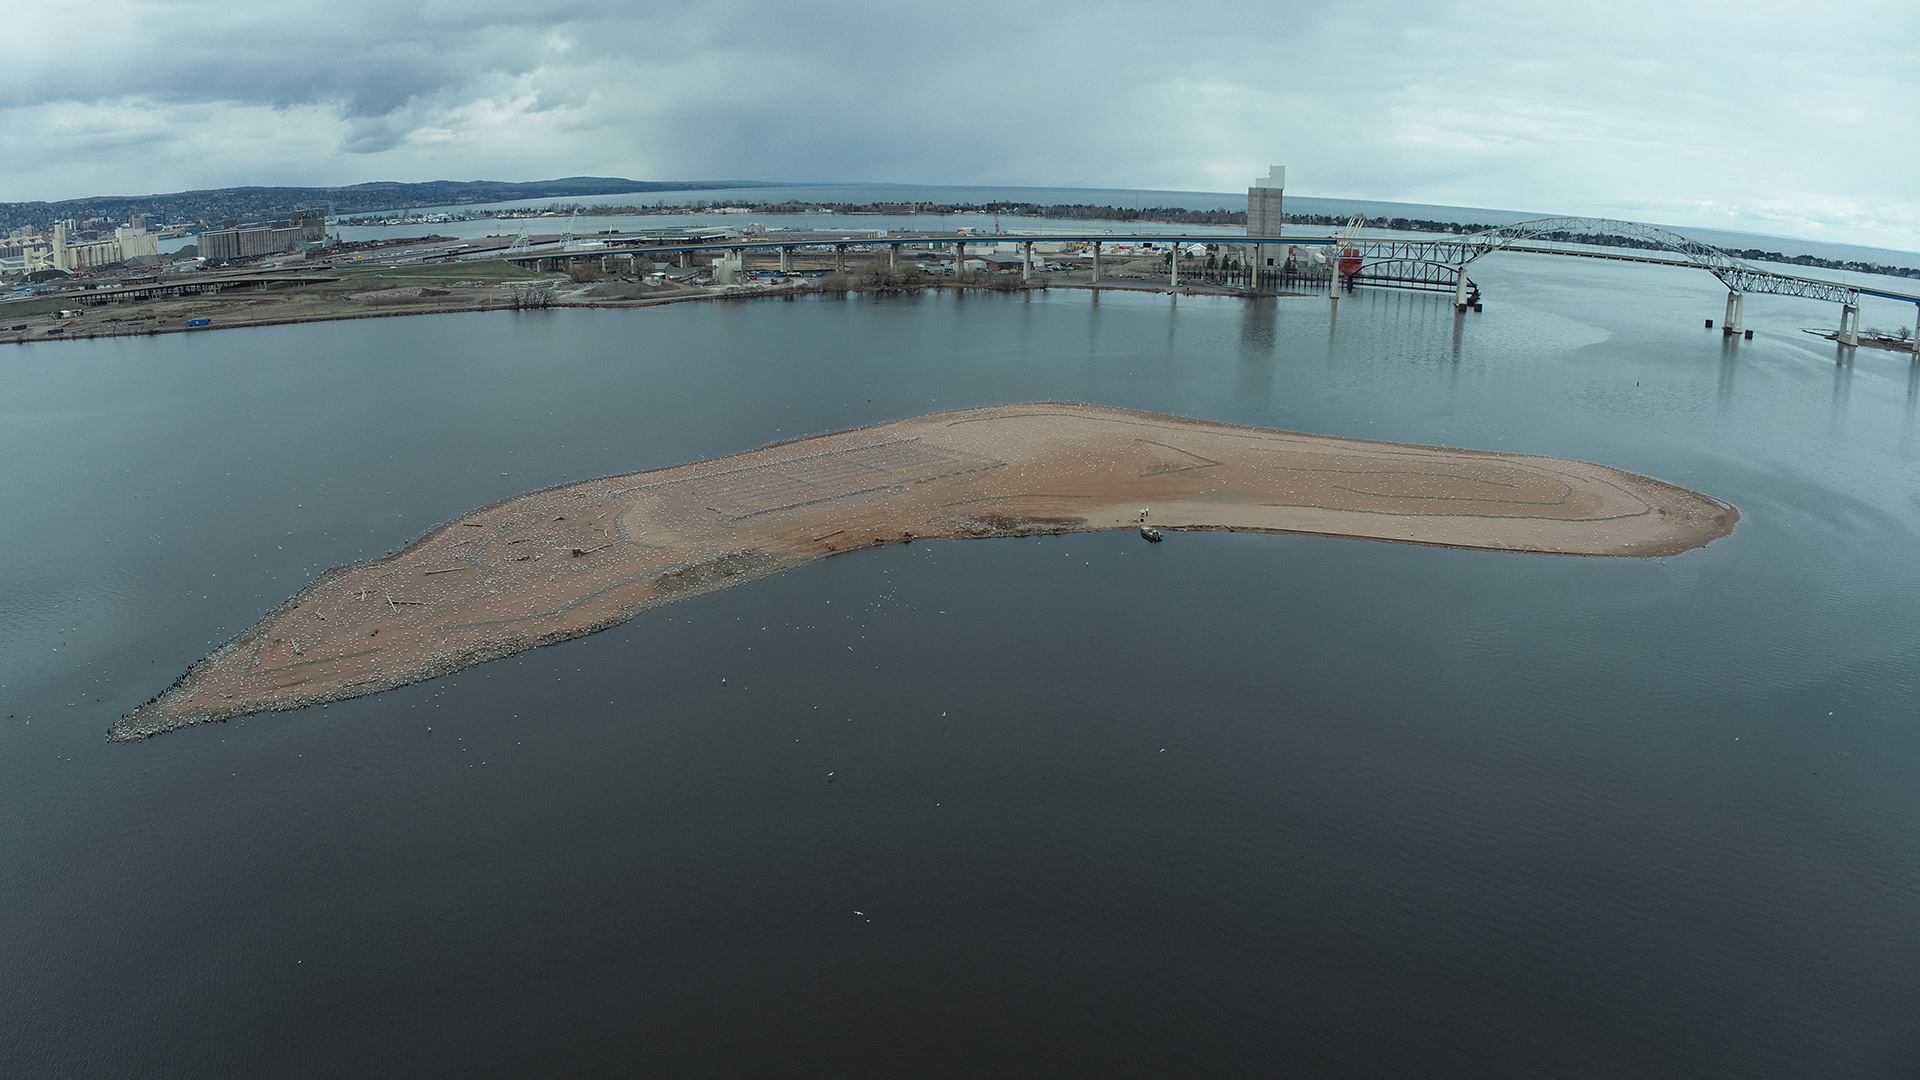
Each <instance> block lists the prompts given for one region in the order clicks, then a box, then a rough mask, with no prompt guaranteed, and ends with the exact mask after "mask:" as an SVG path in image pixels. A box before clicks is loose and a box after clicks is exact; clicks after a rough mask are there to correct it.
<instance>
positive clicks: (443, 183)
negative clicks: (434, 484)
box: [0, 176, 764, 229]
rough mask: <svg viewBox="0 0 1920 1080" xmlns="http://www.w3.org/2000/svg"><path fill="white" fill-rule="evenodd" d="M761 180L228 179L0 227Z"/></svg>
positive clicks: (110, 199)
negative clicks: (306, 183) (337, 182)
mask: <svg viewBox="0 0 1920 1080" xmlns="http://www.w3.org/2000/svg"><path fill="white" fill-rule="evenodd" d="M760 186H764V185H762V184H760V183H757V182H755V181H751V180H673V181H653V180H628V179H626V178H624V177H619V176H568V177H563V178H561V179H558V180H532V181H528V182H526V183H512V182H509V181H504V180H428V181H426V182H424V183H418V184H401V183H396V182H393V181H390V180H381V181H375V182H373V183H367V184H354V185H352V186H350V187H233V188H214V189H211V190H207V191H178V192H174V193H172V194H169V195H95V196H91V197H89V198H84V199H63V200H61V201H59V202H10V203H0V227H4V228H8V229H13V228H18V227H20V226H22V225H39V226H43V227H44V226H49V225H51V224H52V223H53V222H55V221H62V220H65V219H67V218H77V217H106V218H112V219H113V220H115V221H124V220H126V218H127V215H128V214H131V213H134V212H139V213H143V214H148V215H151V216H152V217H153V218H154V219H155V220H157V221H164V222H219V221H226V220H254V219H259V220H269V219H274V218H284V217H286V216H287V215H288V214H289V213H291V212H292V211H294V210H295V209H299V208H302V207H310V206H324V207H326V208H327V211H328V214H329V215H330V216H331V215H338V214H363V213H368V212H370V211H375V210H408V209H413V208H415V207H421V206H455V205H463V204H468V203H488V202H507V201H509V200H513V199H550V198H571V197H574V196H581V195H617V194H621V193H625V192H631V191H685V190H700V191H711V190H719V189H722V188H742V187H760Z"/></svg>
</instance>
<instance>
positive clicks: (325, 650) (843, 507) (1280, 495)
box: [109, 403, 1740, 742]
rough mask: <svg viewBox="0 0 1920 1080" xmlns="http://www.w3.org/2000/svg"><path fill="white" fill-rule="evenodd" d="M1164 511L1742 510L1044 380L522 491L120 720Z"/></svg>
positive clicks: (1604, 548)
mask: <svg viewBox="0 0 1920 1080" xmlns="http://www.w3.org/2000/svg"><path fill="white" fill-rule="evenodd" d="M1143 508H1151V514H1150V516H1149V518H1148V519H1147V520H1148V522H1149V523H1150V524H1151V525H1152V526H1154V527H1156V528H1158V529H1167V530H1178V529H1226V530H1235V531H1243V532H1288V533H1317V534H1322V535H1329V536H1349V537H1362V538H1366V539H1372V540H1396V541H1402V542H1406V543H1415V544H1438V545H1444V546H1448V547H1464V548H1482V549H1486V550H1493V551H1526V552H1544V553H1554V554H1563V555H1632V556H1650V555H1671V554H1674V553H1676V552H1681V551H1686V550H1689V549H1691V548H1696V547H1700V546H1702V545H1704V544H1706V543H1708V542H1710V541H1712V540H1714V539H1717V538H1719V537H1722V536H1725V535H1727V534H1728V533H1729V532H1731V531H1732V530H1733V526H1734V522H1736V521H1737V520H1738V519H1739V516H1740V515H1739V512H1738V511H1736V510H1734V509H1733V508H1732V507H1731V506H1728V505H1726V504H1724V503H1720V502H1716V501H1715V500H1713V499H1710V498H1708V497H1706V496H1704V495H1701V494H1698V493H1696V492H1692V491H1688V490H1686V489H1685V488H1678V487H1674V486H1673V485H1671V484H1664V483H1661V482H1660V481H1658V480H1651V479H1648V478H1647V477H1644V476H1636V475H1633V474H1632V473H1625V472H1621V471H1619V470H1617V469H1609V468H1606V467H1605V466H1601V465H1588V464H1585V463H1582V462H1577V461H1564V460H1561V459H1558V458H1548V457H1530V456H1526V455H1521V454H1496V453H1488V452H1485V451H1478V450H1448V449H1443V448H1439V447H1429V446H1407V445H1401V444H1396V443H1383V442H1365V441H1361V440H1357V439H1336V438H1328V437H1325V436H1319V435H1297V434H1292V433H1289V432H1283V431H1269V430H1266V429H1262V428H1251V427H1239V426H1236V425H1233V424H1219V423H1213V422H1210V421H1205V420H1188V419H1184V418H1181V417H1177V416H1162V415H1158V414H1155V413H1144V412H1133V411H1130V410H1126V409H1109V408H1102V407H1099V406H1094V405H1073V404H1059V403H1046V404H1035V405H1006V406H1000V407H997V408H985V409H965V410H961V411H958V412H947V413H936V414H934V415H932V416H923V417H920V418H918V419H914V420H902V421H898V422H896V423H890V424H877V425H875V426H873V427H866V428H860V429H858V430H855V431H843V432H839V433H836V434H832V435H818V436H814V437H811V438H806V439H799V440H796V441H793V442H787V443H779V444H776V445H774V446H768V447H764V448H762V449H759V450H753V451H749V452H747V453H744V454H735V455H733V456H731V457H724V458H719V459H717V460H713V461H703V462H700V463H698V464H693V465H678V466H675V467H673V468H668V469H657V470H654V471H652V472H642V473H632V474H629V475H626V476H611V477H605V478H602V479H599V480H587V481H583V482H581V483H577V484H567V485H564V486H561V487H554V488H547V489H546V490H543V491H536V492H532V493H530V494H526V495H519V496H516V497H514V498H511V499H507V500H506V501H504V502H499V503H495V504H494V505H492V506H489V507H486V508H484V509H481V510H477V511H475V512H473V513H471V514H468V515H467V516H465V517H462V518H460V519H459V520H457V521H454V522H451V523H449V524H447V525H444V526H442V527H440V528H438V529H435V530H433V531H432V532H430V533H428V534H427V535H425V536H424V537H422V538H421V539H420V540H419V541H418V542H416V543H414V544H412V545H411V546H409V547H408V548H406V550H404V551H401V552H398V553H397V554H394V555H391V556H388V557H387V558H383V559H375V560H371V561H368V562H363V563H356V564H354V565H351V566H343V567H339V568H337V569H334V570H330V571H328V572H326V573H325V574H323V575H321V576H320V577H319V578H318V579H317V580H315V581H314V582H313V584H311V585H309V586H307V588H305V589H304V590H302V591H301V592H300V594H299V595H297V596H295V597H294V598H293V599H291V600H288V601H287V602H286V603H284V604H282V605H281V606H280V607H279V608H277V609H276V610H274V611H273V612H272V613H270V614H268V615H267V617H266V618H264V619H262V620H261V621H260V622H259V623H258V624H256V625H255V626H253V627H252V628H251V629H249V630H247V631H246V632H244V633H242V634H240V635H239V636H238V637H236V638H234V639H233V640H232V641H230V642H228V643H227V644H225V645H222V646H221V647H220V648H219V649H217V650H215V651H214V652H213V653H212V654H210V655H209V656H207V657H206V658H205V659H203V660H201V661H200V662H198V663H196V664H194V665H193V666H192V667H191V668H190V669H188V671H187V673H186V674H185V675H183V676H181V677H180V679H179V681H178V682H176V683H175V684H174V685H173V686H172V687H170V688H168V689H167V690H166V692H164V693H162V694H161V695H160V696H158V697H156V698H154V699H153V700H152V701H150V702H148V703H147V704H145V705H143V706H141V707H140V708H138V709H136V710H134V711H133V712H132V713H131V714H129V715H127V716H126V717H124V718H122V719H121V720H120V721H119V722H118V723H116V724H114V726H113V729H112V731H111V732H110V733H109V737H110V738H112V739H114V740H116V741H123V742H124V741H131V740H135V739H142V738H146V737H147V736H150V735H155V734H158V733H159V732H162V731H168V730H171V729H173V728H177V727H184V726H186V725H188V724H197V723H200V722H202V721H206V720H225V719H229V718H231V717H236V716H243V715H246V714H248V713H256V712H264V711H268V710H275V709H294V708H300V707H303V706H306V705H316V704H320V703H322V702H328V701H341V700H344V699H347V698H353V697H359V696H360V695H362V694H373V693H378V692H379V691H382V690H388V689H392V688H394V687H397V686H404V685H406V684H408V683H413V682H419V681H421V680H424V679H430V678H433V677H435V676H438V675H445V674H448V673H449V672H453V671H458V670H459V669H461V668H463V667H467V666H469V665H471V664H478V663H481V662H482V661H486V660H492V659H495V658H498V657H502V656H507V655H510V654H512V653H516V652H519V651H521V650H523V649H530V648H533V647H535V646H538V645H548V644H552V643H554V642H559V641H565V640H567V639H569V638H576V637H580V636H582V635H585V634H591V633H593V632H595V631H597V630H602V629H605V628H607V627H609V626H613V625H615V624H617V623H620V622H624V621H626V620H627V619H630V618H632V617H633V616H635V615H637V614H639V613H640V612H642V611H645V610H646V609H647V608H650V607H653V606H655V605H658V604H664V603H668V602H671V601H674V600H679V599H683V598H685V597H688V596H693V595H696V594H699V593H702V592H707V591H710V590H713V589H721V588H725V587H727V586H729V585H737V584H739V583H741V582H744V581H750V580H752V579H754V578H757V577H764V576H766V575H768V574H774V573H778V572H779V571H781V570H784V569H786V568H788V567H791V566H798V565H799V564H801V563H804V562H807V561H809V560H812V559H818V558H822V557H824V556H827V555H831V554H833V553H834V552H836V551H847V550H850V549H853V548H861V547H868V546H871V545H874V544H885V543H893V542H897V541H908V540H936V539H953V538H961V537H993V536H1029V535H1034V534H1039V533H1061V532H1076V531H1086V530H1093V529H1137V528H1140V526H1141V511H1142V509H1143Z"/></svg>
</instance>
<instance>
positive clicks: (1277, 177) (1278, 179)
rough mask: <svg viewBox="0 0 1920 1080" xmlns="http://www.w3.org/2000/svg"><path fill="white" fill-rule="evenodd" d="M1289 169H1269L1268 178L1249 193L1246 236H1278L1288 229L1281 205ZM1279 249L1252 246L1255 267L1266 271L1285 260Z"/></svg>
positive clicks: (1254, 184) (1270, 166) (1258, 180)
mask: <svg viewBox="0 0 1920 1080" xmlns="http://www.w3.org/2000/svg"><path fill="white" fill-rule="evenodd" d="M1286 188H1287V167H1286V166H1285V165H1269V166H1267V175H1265V176H1262V177H1260V178H1259V179H1256V180H1255V181H1254V182H1253V186H1252V187H1250V188H1248V189H1247V235H1248V236H1279V235H1280V230H1281V229H1282V228H1284V227H1285V226H1286V223H1287V219H1286V217H1285V216H1283V215H1282V214H1281V212H1280V202H1281V199H1282V197H1283V196H1284V195H1285V194H1286ZM1277 246H1278V245H1269V244H1255V245H1254V246H1253V264H1254V265H1255V266H1257V267H1260V268H1262V269H1265V268H1267V267H1270V266H1273V265H1274V260H1275V259H1277V258H1282V256H1281V255H1280V254H1279V253H1278V252H1277V251H1275V250H1272V249H1274V248H1277Z"/></svg>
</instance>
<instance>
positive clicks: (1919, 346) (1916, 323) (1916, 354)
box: [1908, 304, 1920, 360]
mask: <svg viewBox="0 0 1920 1080" xmlns="http://www.w3.org/2000/svg"><path fill="white" fill-rule="evenodd" d="M1908 340H1909V341H1911V342H1913V358H1914V359H1915V360H1920V304H1915V305H1914V306H1913V337H1911V338H1909V339H1908Z"/></svg>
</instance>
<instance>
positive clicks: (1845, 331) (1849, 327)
mask: <svg viewBox="0 0 1920 1080" xmlns="http://www.w3.org/2000/svg"><path fill="white" fill-rule="evenodd" d="M1834 340H1836V341H1838V342H1839V343H1840V344H1842V345H1856V346H1857V345H1859V344H1860V305H1859V304H1841V305H1840V332H1839V333H1838V334H1836V335H1835V336H1834Z"/></svg>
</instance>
